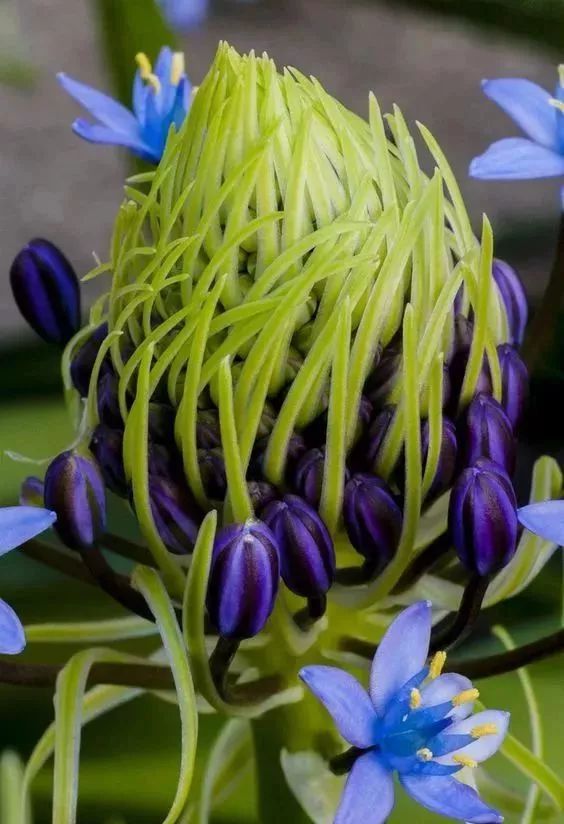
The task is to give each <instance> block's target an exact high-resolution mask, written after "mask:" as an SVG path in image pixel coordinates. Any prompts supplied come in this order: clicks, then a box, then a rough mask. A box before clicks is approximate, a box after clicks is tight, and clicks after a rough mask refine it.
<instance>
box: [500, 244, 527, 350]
mask: <svg viewBox="0 0 564 824" xmlns="http://www.w3.org/2000/svg"><path fill="white" fill-rule="evenodd" d="M492 275H493V278H494V280H495V282H496V284H497V288H498V290H499V293H500V295H501V299H502V301H503V303H504V306H505V312H506V314H507V325H508V327H509V335H510V341H511V343H513V344H514V345H515V346H521V344H522V343H523V338H524V337H525V327H526V326H527V317H528V314H529V309H528V306H527V296H526V295H525V289H524V288H523V283H522V282H521V278H520V277H519V275H518V274H517V272H516V271H515V269H513V267H512V266H510V265H509V264H508V263H506V262H505V261H503V260H499V259H495V260H494V262H493V268H492Z"/></svg>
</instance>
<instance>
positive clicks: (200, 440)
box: [196, 409, 221, 449]
mask: <svg viewBox="0 0 564 824" xmlns="http://www.w3.org/2000/svg"><path fill="white" fill-rule="evenodd" d="M196 443H197V446H198V449H214V448H215V447H216V446H221V434H220V431H219V415H218V413H217V412H216V411H215V410H213V409H206V410H204V411H202V412H198V421H197V424H196Z"/></svg>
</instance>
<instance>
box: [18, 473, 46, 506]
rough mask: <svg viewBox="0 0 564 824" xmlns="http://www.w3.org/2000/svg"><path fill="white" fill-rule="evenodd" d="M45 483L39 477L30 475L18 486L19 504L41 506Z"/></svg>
mask: <svg viewBox="0 0 564 824" xmlns="http://www.w3.org/2000/svg"><path fill="white" fill-rule="evenodd" d="M44 491H45V484H44V483H43V481H42V480H41V478H36V477H35V476H34V475H30V476H29V477H28V478H26V479H25V480H24V481H23V483H22V485H21V487H20V506H40V507H42V506H43V494H44Z"/></svg>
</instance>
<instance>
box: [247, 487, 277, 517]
mask: <svg viewBox="0 0 564 824" xmlns="http://www.w3.org/2000/svg"><path fill="white" fill-rule="evenodd" d="M247 489H248V492H249V498H250V499H251V506H252V507H253V512H260V511H261V510H262V509H264V507H265V506H268V504H270V503H272V501H276V500H278V498H279V495H278V492H277V490H276V487H275V486H273V485H272V484H270V483H268V481H249V483H248V484H247Z"/></svg>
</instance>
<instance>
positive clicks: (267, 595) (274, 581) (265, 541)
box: [207, 521, 280, 640]
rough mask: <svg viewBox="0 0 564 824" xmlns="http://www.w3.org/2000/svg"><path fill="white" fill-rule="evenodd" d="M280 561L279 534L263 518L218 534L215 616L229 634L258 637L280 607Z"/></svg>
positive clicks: (211, 594)
mask: <svg viewBox="0 0 564 824" xmlns="http://www.w3.org/2000/svg"><path fill="white" fill-rule="evenodd" d="M279 578H280V561H279V554H278V547H277V545H276V538H275V537H274V535H273V534H272V532H271V531H270V529H269V528H268V527H267V526H266V525H265V524H262V523H260V522H259V521H247V523H246V524H232V525H231V526H227V527H224V528H223V529H222V530H220V532H219V533H218V535H217V537H216V541H215V545H214V554H213V561H212V568H211V573H210V580H209V585H208V595H207V608H208V612H209V616H210V619H211V621H212V623H213V624H214V626H215V627H217V629H218V631H219V634H220V635H222V636H223V637H224V638H234V639H237V640H242V639H244V638H252V637H253V636H255V635H258V633H259V632H260V631H261V630H262V629H263V627H264V625H265V624H266V622H267V620H268V618H269V616H270V613H271V612H272V610H273V608H274V602H275V600H276V594H277V592H278V582H279Z"/></svg>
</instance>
